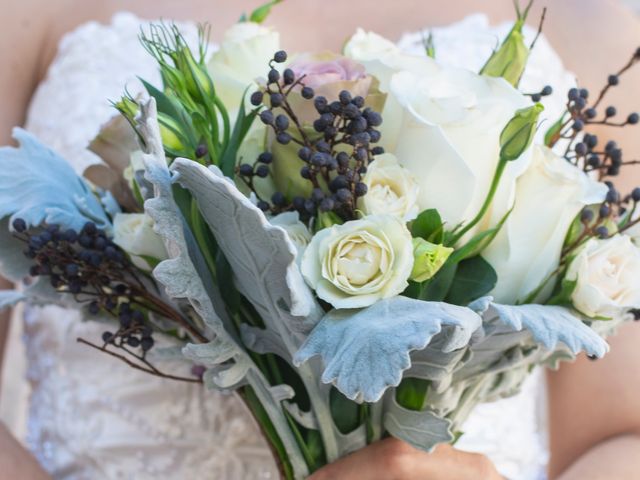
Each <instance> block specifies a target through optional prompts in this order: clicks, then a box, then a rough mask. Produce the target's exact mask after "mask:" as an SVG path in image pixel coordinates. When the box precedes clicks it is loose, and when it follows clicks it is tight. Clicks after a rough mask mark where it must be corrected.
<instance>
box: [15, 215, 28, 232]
mask: <svg viewBox="0 0 640 480" xmlns="http://www.w3.org/2000/svg"><path fill="white" fill-rule="evenodd" d="M12 225H13V229H14V230H15V231H16V232H18V233H22V232H24V231H25V230H26V229H27V222H25V221H24V220H23V219H22V218H16V219H15V220H14V221H13V223H12Z"/></svg>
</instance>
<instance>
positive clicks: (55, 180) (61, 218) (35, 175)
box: [0, 128, 111, 229]
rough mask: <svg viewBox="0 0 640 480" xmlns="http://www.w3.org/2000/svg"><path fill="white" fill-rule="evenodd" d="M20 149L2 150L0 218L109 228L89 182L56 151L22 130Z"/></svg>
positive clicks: (18, 137) (15, 132)
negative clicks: (9, 217) (91, 224)
mask: <svg viewBox="0 0 640 480" xmlns="http://www.w3.org/2000/svg"><path fill="white" fill-rule="evenodd" d="M13 137H14V138H15V139H16V140H17V141H18V143H19V144H20V146H19V147H18V148H14V147H0V167H1V168H0V218H4V217H7V216H11V220H13V219H15V218H22V219H24V220H25V221H26V222H27V224H28V225H33V226H37V225H40V224H42V223H48V224H51V225H60V226H61V227H62V228H74V229H80V228H82V226H83V225H84V224H85V223H86V222H87V221H92V222H95V223H96V225H97V226H98V227H99V228H106V229H108V228H110V227H111V222H110V221H109V219H108V218H107V216H106V214H105V212H104V210H103V208H102V206H101V205H100V201H99V200H98V199H97V198H96V196H95V195H94V194H93V192H92V191H91V189H90V188H89V186H88V185H87V183H86V182H85V181H84V179H82V178H81V177H79V176H78V175H77V174H76V173H75V172H74V171H73V169H72V168H71V166H70V165H69V164H68V163H67V162H66V161H65V160H64V159H63V158H61V157H60V156H59V155H58V154H56V153H55V152H54V151H53V150H51V149H49V148H48V147H46V146H44V145H43V144H42V143H40V142H39V141H38V139H36V137H34V136H33V135H31V134H30V133H28V132H27V131H25V130H22V129H21V128H15V129H14V130H13Z"/></svg>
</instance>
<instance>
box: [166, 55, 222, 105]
mask: <svg viewBox="0 0 640 480" xmlns="http://www.w3.org/2000/svg"><path fill="white" fill-rule="evenodd" d="M175 62H176V66H177V67H178V70H179V71H180V73H182V76H183V77H184V80H185V84H186V88H187V91H188V92H189V94H191V96H192V97H193V98H194V99H199V100H202V101H206V100H207V99H208V98H209V97H210V96H211V93H212V92H213V82H212V81H211V77H209V73H208V72H207V69H206V66H205V65H203V64H201V63H198V62H196V60H195V58H193V54H192V53H191V50H189V48H188V47H183V48H181V49H180V50H178V51H176V52H175ZM203 97H204V98H203Z"/></svg>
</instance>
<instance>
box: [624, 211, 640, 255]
mask: <svg viewBox="0 0 640 480" xmlns="http://www.w3.org/2000/svg"><path fill="white" fill-rule="evenodd" d="M639 217H640V211H637V212H636V213H635V215H634V216H633V218H632V219H631V221H633V222H635V221H637V220H638V218H639ZM624 233H625V234H626V235H629V236H630V237H631V240H632V241H633V243H635V244H636V247H638V248H640V222H638V223H636V224H635V225H632V226H631V228H629V229H627V230H625V232H624Z"/></svg>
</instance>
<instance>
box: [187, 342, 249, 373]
mask: <svg viewBox="0 0 640 480" xmlns="http://www.w3.org/2000/svg"><path fill="white" fill-rule="evenodd" d="M236 353H237V348H236V347H235V345H233V344H231V343H229V342H225V341H222V340H220V339H217V338H216V339H214V340H212V341H211V342H209V343H189V344H188V345H186V346H185V347H184V348H182V354H183V355H184V356H185V357H187V358H188V359H190V360H191V361H193V363H195V364H196V365H203V366H205V367H208V368H212V367H215V366H216V365H220V364H221V363H224V362H227V361H229V360H231V359H232V358H233V357H234V355H235V354H236Z"/></svg>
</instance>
